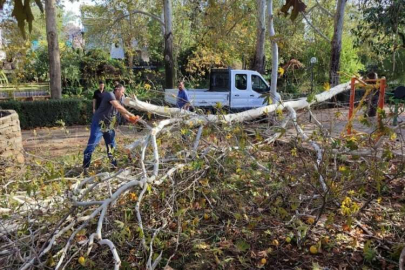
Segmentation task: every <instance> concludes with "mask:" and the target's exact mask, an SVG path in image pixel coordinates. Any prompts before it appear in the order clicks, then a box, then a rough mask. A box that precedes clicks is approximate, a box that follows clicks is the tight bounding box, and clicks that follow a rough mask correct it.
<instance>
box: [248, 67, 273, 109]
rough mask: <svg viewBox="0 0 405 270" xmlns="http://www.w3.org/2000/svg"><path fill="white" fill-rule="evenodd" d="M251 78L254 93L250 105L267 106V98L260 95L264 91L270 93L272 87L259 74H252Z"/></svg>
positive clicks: (255, 106)
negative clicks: (265, 102)
mask: <svg viewBox="0 0 405 270" xmlns="http://www.w3.org/2000/svg"><path fill="white" fill-rule="evenodd" d="M251 80H252V83H251V88H252V92H251V93H252V94H251V96H250V106H251V107H254V108H257V107H262V106H265V105H266V104H264V101H265V98H264V97H260V96H261V95H262V94H264V93H269V92H270V87H269V86H268V85H267V83H266V82H265V81H264V80H263V78H262V77H261V76H259V75H254V74H252V76H251Z"/></svg>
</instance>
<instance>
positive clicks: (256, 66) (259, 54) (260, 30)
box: [252, 0, 266, 74]
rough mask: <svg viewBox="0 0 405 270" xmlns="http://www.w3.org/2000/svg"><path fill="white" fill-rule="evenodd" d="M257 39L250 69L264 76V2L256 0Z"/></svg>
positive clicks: (263, 0) (264, 0)
mask: <svg viewBox="0 0 405 270" xmlns="http://www.w3.org/2000/svg"><path fill="white" fill-rule="evenodd" d="M257 14H258V16H257V37H256V51H255V57H254V59H253V63H252V69H253V70H256V71H257V72H259V73H261V74H264V60H265V56H264V43H265V36H266V23H265V18H266V0H257Z"/></svg>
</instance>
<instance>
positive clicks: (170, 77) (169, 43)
mask: <svg viewBox="0 0 405 270" xmlns="http://www.w3.org/2000/svg"><path fill="white" fill-rule="evenodd" d="M163 9H164V17H165V35H164V38H165V49H164V61H165V73H166V83H165V84H166V85H165V86H166V88H174V61H173V32H172V5H171V0H163Z"/></svg>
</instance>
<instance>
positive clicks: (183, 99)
mask: <svg viewBox="0 0 405 270" xmlns="http://www.w3.org/2000/svg"><path fill="white" fill-rule="evenodd" d="M176 103H177V108H179V109H184V110H189V109H190V100H189V98H188V94H187V90H186V88H184V82H179V92H178V93H177V102H176Z"/></svg>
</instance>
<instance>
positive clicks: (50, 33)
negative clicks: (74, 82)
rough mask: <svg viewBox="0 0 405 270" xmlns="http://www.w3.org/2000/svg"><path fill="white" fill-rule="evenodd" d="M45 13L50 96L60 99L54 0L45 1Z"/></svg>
mask: <svg viewBox="0 0 405 270" xmlns="http://www.w3.org/2000/svg"><path fill="white" fill-rule="evenodd" d="M45 14H46V36H47V40H48V54H49V77H50V87H51V98H52V99H60V98H61V97H62V79H61V69H60V52H59V43H58V32H57V30H56V8H55V0H46V1H45Z"/></svg>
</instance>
